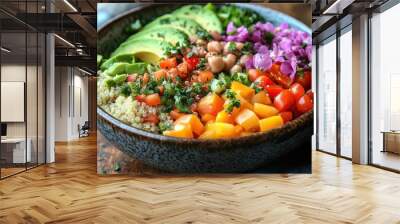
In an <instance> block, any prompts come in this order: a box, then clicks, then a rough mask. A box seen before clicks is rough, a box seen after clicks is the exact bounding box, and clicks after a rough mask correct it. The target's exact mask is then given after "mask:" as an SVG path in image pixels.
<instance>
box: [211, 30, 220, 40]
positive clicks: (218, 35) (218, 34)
mask: <svg viewBox="0 0 400 224" xmlns="http://www.w3.org/2000/svg"><path fill="white" fill-rule="evenodd" d="M210 34H211V36H212V38H213V39H214V40H221V39H222V37H221V34H220V33H218V32H217V31H211V32H210Z"/></svg>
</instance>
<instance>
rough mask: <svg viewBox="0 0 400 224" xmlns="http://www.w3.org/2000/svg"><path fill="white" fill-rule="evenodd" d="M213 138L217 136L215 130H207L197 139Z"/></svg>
mask: <svg viewBox="0 0 400 224" xmlns="http://www.w3.org/2000/svg"><path fill="white" fill-rule="evenodd" d="M215 138H218V137H217V135H216V133H215V130H207V131H205V132H203V134H201V135H200V136H199V139H215Z"/></svg>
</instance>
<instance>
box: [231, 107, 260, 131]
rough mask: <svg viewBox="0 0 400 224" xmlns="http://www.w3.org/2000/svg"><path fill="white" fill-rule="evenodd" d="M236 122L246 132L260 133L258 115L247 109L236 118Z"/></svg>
mask: <svg viewBox="0 0 400 224" xmlns="http://www.w3.org/2000/svg"><path fill="white" fill-rule="evenodd" d="M235 122H236V123H237V124H238V125H240V126H242V127H243V128H244V130H246V131H258V130H259V128H260V127H259V126H260V125H259V119H258V117H257V115H256V114H255V113H254V112H253V111H251V110H249V109H247V108H245V109H243V110H242V111H240V113H239V114H238V115H237V116H236V117H235Z"/></svg>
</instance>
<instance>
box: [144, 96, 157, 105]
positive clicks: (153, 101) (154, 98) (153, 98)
mask: <svg viewBox="0 0 400 224" xmlns="http://www.w3.org/2000/svg"><path fill="white" fill-rule="evenodd" d="M144 102H145V103H146V104H147V105H149V106H158V105H160V104H161V98H160V95H158V93H154V94H150V95H147V96H146V99H145V101H144Z"/></svg>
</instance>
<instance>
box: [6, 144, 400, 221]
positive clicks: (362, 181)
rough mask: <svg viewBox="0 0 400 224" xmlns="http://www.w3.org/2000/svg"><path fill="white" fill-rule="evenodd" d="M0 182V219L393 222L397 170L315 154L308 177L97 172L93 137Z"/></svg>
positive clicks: (399, 211)
mask: <svg viewBox="0 0 400 224" xmlns="http://www.w3.org/2000/svg"><path fill="white" fill-rule="evenodd" d="M56 156H57V162H56V163H55V164H51V165H47V166H42V167H39V168H36V169H34V170H30V171H28V172H26V173H22V174H20V175H17V176H14V177H11V178H8V179H5V180H3V181H0V223H44V222H47V223H173V224H175V223H374V224H375V223H385V224H386V223H400V175H398V174H395V173H390V172H387V171H383V170H380V169H377V168H373V167H368V166H359V165H352V164H351V163H350V162H349V161H347V160H343V159H337V158H335V157H333V156H330V155H326V154H323V153H319V152H315V153H314V154H313V174H312V175H215V176H185V177H176V176H175V177H173V176H164V177H154V176H146V177H127V176H108V177H100V176H98V175H97V174H96V141H95V138H94V137H91V138H86V139H84V140H82V141H78V142H73V143H70V144H58V145H57V154H56Z"/></svg>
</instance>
